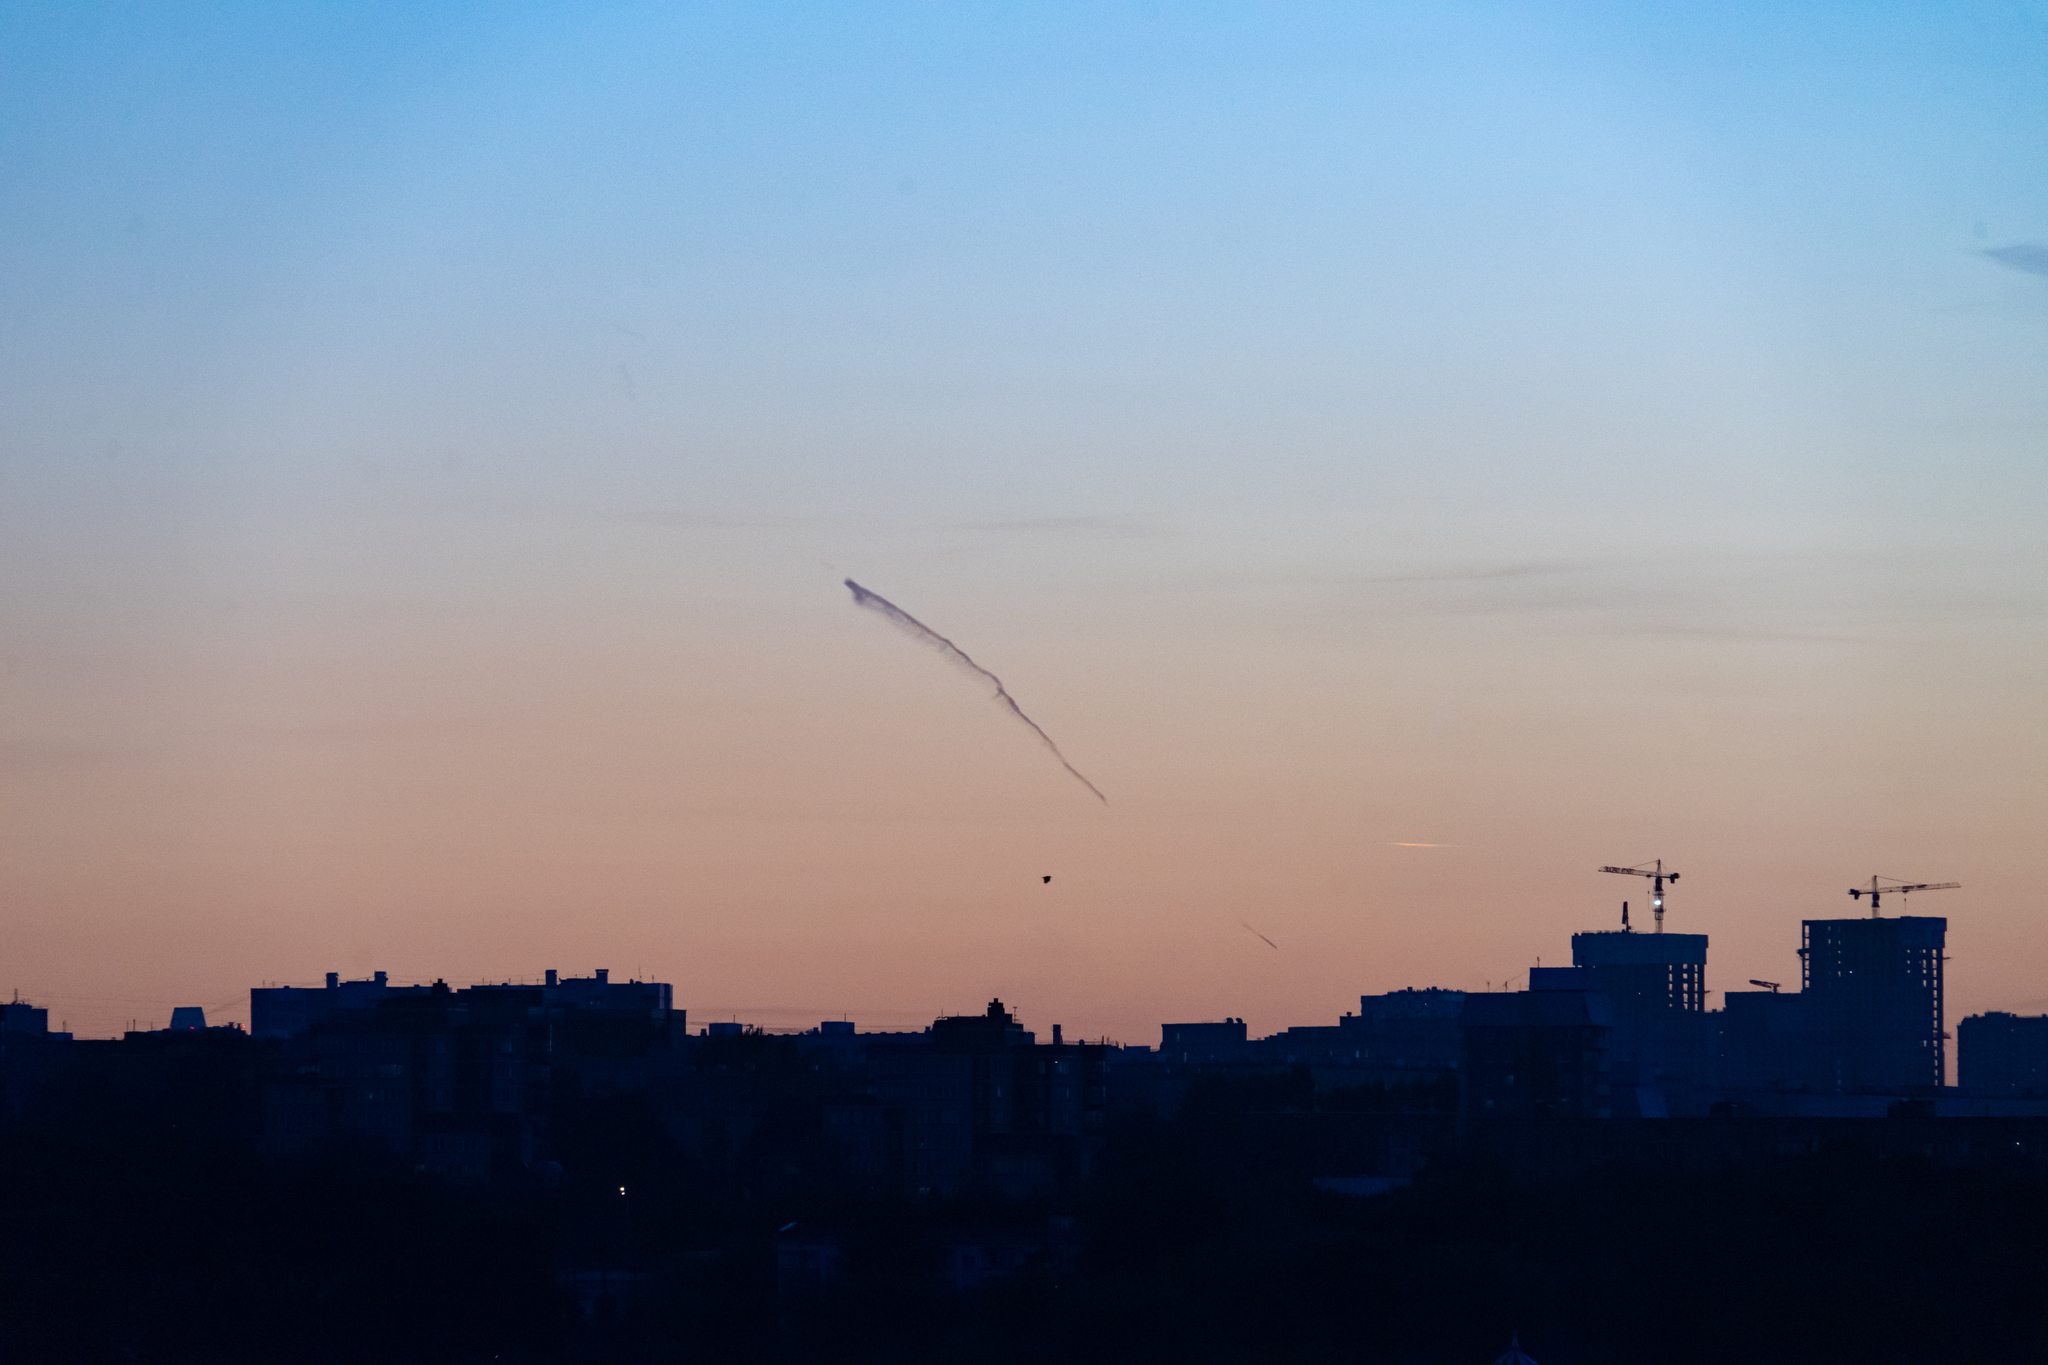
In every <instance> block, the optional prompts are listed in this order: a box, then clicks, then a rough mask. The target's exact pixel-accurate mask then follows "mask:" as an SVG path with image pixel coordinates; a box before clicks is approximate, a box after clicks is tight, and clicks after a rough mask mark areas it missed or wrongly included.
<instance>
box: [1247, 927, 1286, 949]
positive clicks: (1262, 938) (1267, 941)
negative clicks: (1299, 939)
mask: <svg viewBox="0 0 2048 1365" xmlns="http://www.w3.org/2000/svg"><path fill="white" fill-rule="evenodd" d="M1238 923H1239V924H1244V921H1243V920H1239V921H1238ZM1244 927H1245V928H1246V929H1247V930H1249V931H1250V932H1251V934H1252V936H1253V937H1255V938H1257V939H1259V940H1260V941H1261V942H1263V943H1264V944H1265V945H1266V946H1267V947H1268V948H1278V947H1279V946H1280V945H1279V944H1277V943H1275V942H1273V940H1272V939H1270V938H1267V937H1266V936H1265V935H1264V934H1262V933H1260V932H1259V931H1258V930H1256V929H1253V928H1252V927H1251V925H1249V924H1244Z"/></svg>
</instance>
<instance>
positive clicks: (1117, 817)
mask: <svg viewBox="0 0 2048 1365" xmlns="http://www.w3.org/2000/svg"><path fill="white" fill-rule="evenodd" d="M2044 63H2048V4H2042V3H2030V4H2022V3H2005V4H1982V5H1962V4H1903V3H1899V4H1885V3H1870V2H1869V0H1862V2H1859V3H1855V4H1832V5H1831V4H1814V5H1803V6H1796V7H1787V6H1783V5H1777V4H1763V3H1731V4H1726V5H1718V6H1643V5H1631V4H1609V5H1600V4H1585V5H1564V4H1549V5H1544V4H1535V5H1521V4H1518V5H1497V6H1495V5H1476V4H1445V5H1438V6H1394V5H1385V6H1371V5H1358V4H1344V5H1316V4H1251V3H1246V4H1237V5H1220V4H1183V5H1172V6H1168V5H1158V4H1090V5H1079V4H1057V3H1045V4H1032V5H1015V4H1013V5H997V4H982V5H969V4H961V5H937V4H903V5H891V4H874V5H862V6H841V5H823V4H817V5H755V6H709V5H688V6H669V5H651V4H648V5H641V4H628V3H606V4H590V5H578V6H540V5H520V4H492V5H468V6H464V5H459V4H450V5H443V6H401V5H389V4H367V3H334V4H324V5H306V6H271V5H256V4H234V3H220V4H197V3H168V4H156V5H146V6H145V5H114V4H92V3H77V4H64V5H49V4H35V5H31V4H21V3H13V2H11V0H9V2H7V3H0V907H4V910H0V964H4V965H5V968H6V971H7V976H6V977H5V978H4V979H0V989H8V990H10V991H16V992H19V994H20V996H21V998H24V999H29V1000H32V1001H34V1002H35V1003H37V1004H42V1005H47V1006H48V1007H49V1009H50V1011H51V1023H52V1027H58V1026H60V1025H68V1026H69V1027H70V1028H71V1029H72V1030H73V1031H74V1032H77V1033H79V1034H81V1035H98V1036H103V1035H107V1034H112V1033H115V1032H117V1031H119V1030H120V1029H122V1028H124V1027H128V1026H131V1024H132V1025H133V1026H139V1027H148V1026H150V1025H152V1024H153V1023H157V1022H158V1021H167V1020H168V1018H169V1013H170V1010H171V1008H172V1007H173V1006H174V1005H192V1004H197V1005H201V1006H204V1007H206V1008H207V1010H208V1018H209V1020H210V1021H211V1022H215V1023H221V1022H228V1021H236V1020H239V1021H246V1019H247V1011H248V995H247V991H248V988H249V987H250V986H253V985H257V984H262V983H266V982H282V983H301V984H314V983H317V982H318V981H319V979H320V978H321V976H322V975H323V974H324V973H325V972H328V971H338V972H340V973H342V974H343V975H344V976H346V977H359V976H367V975H368V974H369V973H370V972H372V971H375V970H384V971H388V972H390V973H391V975H392V977H393V978H394V979H398V980H405V981H412V980H422V981H424V980H432V979H435V978H437V977H438V978H445V979H447V980H449V981H451V982H453V983H456V984H464V983H468V982H473V981H483V980H490V981H498V980H519V979H530V978H535V977H538V976H539V975H540V974H541V973H542V972H543V971H544V970H546V969H548V968H555V969H558V970H560V971H563V972H564V973H567V974H575V975H583V974H586V973H588V972H589V971H590V970H592V969H594V968H597V967H605V968H607V969H609V970H610V971H611V972H613V973H614V974H615V975H616V976H619V977H628V976H635V977H640V978H643V979H646V978H653V979H658V980H665V981H670V982H673V983H674V984H675V987H676V1003H677V1004H678V1005H679V1006H682V1007H685V1008H687V1009H688V1010H689V1011H690V1013H691V1016H692V1020H693V1022H698V1021H709V1020H711V1019H721V1018H736V1019H739V1020H742V1021H744V1022H748V1023H754V1024H758V1025H762V1026H766V1027H778V1028H788V1027H797V1026H804V1025H809V1024H813V1023H815V1022H816V1021H817V1020H819V1019H823V1018H839V1017H848V1018H852V1019H854V1020H856V1021H857V1022H858V1023H859V1024H860V1025H861V1026H862V1027H872V1028H895V1027H911V1026H918V1025H921V1024H922V1023H925V1022H928V1021H929V1020H930V1019H931V1018H932V1017H933V1016H935V1015H937V1014H941V1013H954V1012H978V1011H979V1010H980V1009H981V1008H982V1007H983V1005H984V1004H985V1003H986V1001H987V1000H988V999H989V998H991V997H994V996H1000V997H1001V998H1002V999H1003V1000H1004V1001H1005V1002H1007V1003H1008V1004H1010V1005H1011V1006H1013V1007H1014V1008H1015V1009H1016V1010H1017V1011H1018V1012H1019V1014H1020V1016H1021V1017H1022V1019H1023V1021H1024V1023H1025V1024H1026V1026H1027V1027H1031V1028H1034V1029H1036V1030H1037V1031H1038V1032H1039V1033H1040V1034H1041V1036H1043V1035H1045V1034H1047V1033H1049V1032H1050V1028H1051V1025H1053V1024H1055V1023H1059V1024H1062V1025H1063V1026H1064V1027H1065V1030H1066V1035H1067V1036H1068V1037H1077V1036H1085V1037H1090V1038H1094V1037H1108V1038H1112V1039H1120V1040H1122V1041H1124V1042H1128V1043H1156V1041H1157V1038H1158V1028H1159V1025H1160V1024H1161V1023H1162V1022H1165V1021H1168V1020H1175V1021H1178V1020H1192V1019H1213V1018H1223V1017H1242V1018H1244V1019H1246V1020H1247V1022H1248V1024H1249V1025H1250V1027H1251V1028H1252V1030H1253V1031H1254V1033H1255V1034H1256V1033H1265V1032H1271V1031H1275V1030H1278V1029H1281V1028H1284V1027H1287V1026H1289V1025H1294V1024H1311V1023H1329V1022H1332V1021H1334V1020H1335V1019H1336V1018H1337V1017H1338V1016H1339V1015H1340V1014H1342V1013H1343V1012H1344V1011H1346V1010H1353V1009H1356V1008H1357V997H1358V996H1359V995H1360V994H1363V993H1376V992H1380V991H1386V990H1393V989H1398V988H1401V987H1404V986H1442V987H1452V988H1459V989H1465V990H1486V989H1498V988H1501V987H1502V986H1503V985H1504V984H1514V983H1516V981H1517V978H1520V977H1522V976H1523V975H1524V974H1525V973H1526V972H1527V970H1528V968H1529V967H1531V966H1533V965H1536V964H1538V963H1539V962H1545V963H1548V964H1549V965H1560V964H1564V963H1567V962H1568V961H1569V960H1570V935H1571V934H1572V933H1574V932H1577V931H1583V930H1591V929H1610V928H1618V927H1619V924H1620V906H1621V902H1622V901H1623V900H1624V899H1627V900H1629V901H1630V902H1631V905H1632V907H1633V911H1632V917H1633V918H1634V920H1635V921H1636V923H1637V924H1638V925H1641V924H1644V923H1645V922H1646V916H1645V915H1644V913H1643V909H1644V904H1645V902H1646V900H1647V891H1648V887H1647V884H1644V883H1641V882H1638V881H1637V880H1636V879H1634V878H1621V877H1615V876H1607V875H1602V874H1600V873H1599V872H1598V871H1597V869H1598V868H1600V867H1601V866H1603V865H1608V864H1634V863H1638V862H1645V861H1648V860H1650V859H1655V858H1662V859H1663V860H1664V861H1665V865H1666V866H1669V867H1673V868H1676V869H1678V870H1679V871H1680V873H1681V877H1682V880H1681V881H1680V883H1679V884H1678V886H1677V888H1676V889H1674V891H1673V893H1672V895H1671V897H1670V906H1669V917H1668V919H1667V926H1668V927H1669V928H1670V929H1671V930H1673V931H1684V932H1690V933H1705V934H1707V935H1709V936H1710V940H1711V947H1710V950H1709V959H1708V969H1707V984H1708V986H1709V988H1710V992H1711V993H1712V994H1711V996H1710V1001H1711V1003H1715V1004H1718V1002H1719V992H1720V991H1722V990H1725V989H1744V988H1746V983H1747V981H1748V980H1750V979H1752V978H1756V979H1765V980H1773V981H1780V982H1787V983H1794V982H1796V981H1797V980H1798V966H1799V964H1798V959H1797V957H1796V956H1795V950H1796V949H1797V948H1798V946H1799V935H1800V928H1799V922H1800V921H1801V920H1802V919H1806V918H1826V917H1836V916H1844V915H1852V914H1862V913H1867V912H1866V911H1865V910H1864V909H1863V908H1862V907H1861V906H1859V905H1857V904H1855V903H1852V902H1851V901H1850V900H1849V899H1848V897H1847V896H1846V895H1845V892H1846V890H1847V889H1848V888H1849V887H1850V886H1852V885H1856V884H1859V883H1864V882H1867V880H1868V879H1869V878H1870V877H1871V876H1872V875H1873V874H1874V873H1875V874H1882V875H1884V876H1886V877H1896V878H1902V879H1907V880H1911V881H1958V882H1961V883H1962V887H1961V889H1959V890H1953V891H1940V892H1924V893H1921V894H1920V895H1918V896H1915V897H1913V898H1912V899H1911V901H1910V903H1909V904H1908V905H1906V906H1904V907H1902V908H1905V909H1907V910H1909V911H1911V912H1913V913H1920V914H1938V915H1944V916H1946V917H1947V918H1948V922H1949V937H1948V943H1949V957H1950V961H1949V965H1948V973H1949V975H1948V1001H1949V1017H1950V1019H1951V1020H1955V1019H1958V1018H1960V1017H1962V1016H1963V1015H1965V1014H1969V1013H1975V1012H1979V1011H1982V1010H1987V1009H2008V1010H2015V1011H2018V1012H2022V1013H2041V1012H2044V1011H2048V917H2044V916H2043V915H2042V913H2041V910H2042V909H2043V904H2042V898H2043V894H2044V892H2043V885H2044V882H2043V877H2042V870H2043V869H2042V848H2043V843H2044V840H2043V831H2044V827H2048V539H2044V537H2043V535H2042V532H2041V527H2042V525H2043V524H2044V517H2048V82H2044V81H2042V80H2041V78H2040V75H2041V72H2042V70H2043V68H2044ZM847 578H852V579H855V580H857V581H859V582H860V583H861V584H863V585H864V586H865V587H867V588H868V589H870V590H872V591H873V592H875V593H878V594H880V595H882V596H883V597H885V598H887V599H888V600H889V601H891V602H893V603H895V604H896V605H898V606H899V607H901V608H902V609H903V610H904V611H906V612H908V613H910V614H912V615H913V616H915V617H916V618H918V619H919V620H920V621H923V622H925V623H926V624H928V625H929V626H930V627H931V628H932V629H934V630H935V631H938V632H940V633H941V634H943V635H945V636H946V637H948V638H949V639H951V640H952V641H954V642H955V643H956V644H957V645H958V646H959V647H960V648H962V649H964V650H965V651H966V652H967V653H968V654H970V655H972V656H973V658H974V659H975V661H976V662H977V663H979V664H980V665H981V666H983V667H985V668H987V669H989V670H991V671H993V672H994V673H995V674H997V675H999V676H1000V677H1001V679H1002V680H1003V683H1004V685H1005V687H1006V688H1007V690H1008V692H1009V693H1010V694H1011V695H1012V696H1013V697H1014V698H1015V699H1016V701H1017V703H1018V704H1019V705H1020V706H1021V707H1022V709H1023V710H1024V711H1025V712H1026V713H1028V714H1029V716H1030V717H1031V719H1032V720H1033V721H1035V722H1037V723H1038V724H1039V725H1041V726H1042V727H1043V728H1044V730H1045V731H1046V733H1047V734H1049V735H1050V736H1051V737H1052V738H1053V739H1054V740H1055V741H1056V742H1057V743H1058V745H1059V747H1060V749H1061V751H1062V752H1063V753H1064V755H1065V757H1066V758H1067V760H1068V761H1070V762H1071V763H1072V764H1073V766H1074V767H1075V769H1077V770H1078V771H1079V772H1081V773H1083V774H1085V775H1086V778H1087V780H1088V781H1089V782H1090V783H1092V784H1094V785H1095V786H1097V787H1099V788H1100V789H1101V791H1102V793H1103V795H1104V796H1105V798H1106V800H1105V801H1098V800H1097V799H1096V798H1095V797H1094V796H1092V795H1091V794H1090V793H1089V792H1088V791H1087V790H1086V789H1085V788H1084V787H1083V786H1082V785H1081V784H1080V783H1077V782H1076V781H1075V780H1074V778H1073V777H1072V776H1070V775H1069V774H1068V773H1067V772H1065V771H1063V770H1062V768H1061V766H1060V764H1059V762H1058V761H1057V760H1056V759H1055V758H1054V757H1053V756H1052V755H1051V754H1050V753H1048V752H1047V751H1046V749H1045V748H1044V747H1043V746H1042V745H1041V744H1040V743H1039V741H1038V739H1037V738H1036V737H1035V736H1033V735H1032V734H1031V733H1030V731H1029V730H1028V729H1026V728H1025V727H1024V726H1022V725H1021V724H1019V723H1018V722H1017V720H1016V718H1015V717H1013V716H1011V715H1009V714H1008V713H1007V712H1006V711H1005V710H1004V709H1003V708H1002V707H1001V706H1000V705H999V704H998V703H997V702H996V701H995V700H994V698H993V695H992V689H991V688H990V687H989V686H988V685H987V684H986V682H985V680H981V679H977V678H976V677H974V676H972V675H970V674H967V673H966V672H964V671H962V670H959V669H956V668H953V667H951V666H949V664H948V662H947V661H946V660H945V659H944V658H943V657H941V656H940V655H939V654H938V653H935V652H934V651H932V650H930V649H927V648H923V647H921V646H920V645H919V643H918V642H917V641H915V640H913V639H911V638H909V637H908V636H907V635H906V634H904V633H903V632H902V631H900V630H898V629H896V628H894V627H892V625H891V624H890V623H889V622H888V621H887V620H885V619H883V618H882V617H881V616H879V615H877V614H875V613H873V612H867V611H862V610H860V609H859V608H858V607H857V606H856V605H855V602H854V600H853V598H852V595H851V594H850V593H849V592H848V591H847V590H846V588H845V587H844V586H842V581H843V580H844V579H847ZM1047 877H1050V878H1051V880H1050V881H1046V880H1045V878H1047ZM1895 905H1896V902H1889V901H1888V902H1887V903H1886V905H1885V910H1886V913H1893V912H1894V907H1895ZM1268 939H1270V941H1271V945H1276V946H1269V944H1268V942H1267V941H1265V940H1268Z"/></svg>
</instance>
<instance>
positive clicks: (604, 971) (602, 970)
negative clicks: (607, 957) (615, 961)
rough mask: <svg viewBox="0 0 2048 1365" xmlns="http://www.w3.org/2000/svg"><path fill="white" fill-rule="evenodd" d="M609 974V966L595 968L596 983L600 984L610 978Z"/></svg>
mask: <svg viewBox="0 0 2048 1365" xmlns="http://www.w3.org/2000/svg"><path fill="white" fill-rule="evenodd" d="M611 974H612V973H611V969H610V968H609V967H599V968H598V969H597V984H598V985H600V986H602V985H603V984H604V983H605V982H606V981H608V980H610V979H611Z"/></svg>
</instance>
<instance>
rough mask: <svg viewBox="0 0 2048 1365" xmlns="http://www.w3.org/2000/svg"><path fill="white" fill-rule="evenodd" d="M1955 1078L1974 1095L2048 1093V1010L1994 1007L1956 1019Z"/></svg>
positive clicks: (2026, 1097)
mask: <svg viewBox="0 0 2048 1365" xmlns="http://www.w3.org/2000/svg"><path fill="white" fill-rule="evenodd" d="M1956 1081H1957V1084H1958V1085H1959V1086H1960V1087H1961V1088H1962V1090H1963V1091H1964V1092H1965V1093H1967V1094H1970V1095H1973V1096H1985V1097H1996V1098H2024V1099H2035V1098H2041V1097H2048V1015H2041V1014H2036V1015H2018V1014H2006V1013H2004V1012H2002V1011H1996V1010H1994V1011H1992V1012H1990V1013H1988V1014H1973V1015H1971V1016H1970V1017H1969V1018H1967V1019H1965V1020H1963V1021H1962V1022H1961V1023H1960V1024H1957V1025H1956Z"/></svg>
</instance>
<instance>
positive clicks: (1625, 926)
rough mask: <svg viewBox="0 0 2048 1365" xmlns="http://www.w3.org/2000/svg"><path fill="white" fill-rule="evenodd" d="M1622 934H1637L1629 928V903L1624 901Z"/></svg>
mask: <svg viewBox="0 0 2048 1365" xmlns="http://www.w3.org/2000/svg"><path fill="white" fill-rule="evenodd" d="M1621 932H1623V933H1624V934H1629V933H1634V932H1635V931H1634V930H1632V929H1630V928H1629V927H1628V902H1627V901H1623V902H1622V903H1621Z"/></svg>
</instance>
